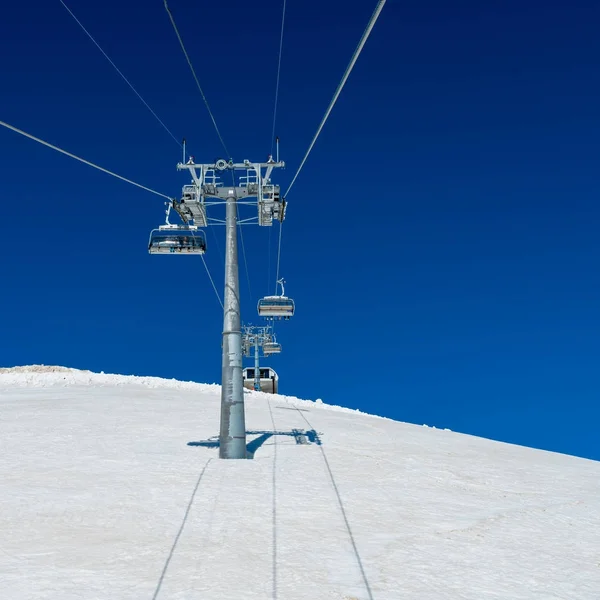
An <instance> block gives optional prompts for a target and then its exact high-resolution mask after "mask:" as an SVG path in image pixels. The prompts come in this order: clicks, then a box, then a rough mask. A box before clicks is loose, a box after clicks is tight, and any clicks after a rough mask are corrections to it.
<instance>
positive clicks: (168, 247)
mask: <svg viewBox="0 0 600 600" xmlns="http://www.w3.org/2000/svg"><path fill="white" fill-rule="evenodd" d="M205 252H206V237H205V236H204V232H203V231H201V230H199V229H198V228H196V227H193V226H189V227H180V226H177V225H162V226H161V227H159V228H158V229H153V230H152V232H151V233H150V239H149V240H148V253H149V254H178V255H180V254H184V255H191V254H204V253H205Z"/></svg>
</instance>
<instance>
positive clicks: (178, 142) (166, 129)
mask: <svg viewBox="0 0 600 600" xmlns="http://www.w3.org/2000/svg"><path fill="white" fill-rule="evenodd" d="M58 1H59V2H60V3H61V4H62V5H63V6H64V7H65V8H66V10H67V12H68V13H69V14H70V15H71V16H72V17H73V19H75V22H76V23H77V25H79V27H81V29H83V31H84V32H85V34H86V35H87V36H88V37H89V38H90V40H92V42H94V44H95V45H96V47H97V48H98V50H100V52H102V54H103V55H104V58H106V60H107V61H108V62H109V63H110V64H111V65H112V66H113V68H114V69H115V71H116V72H117V73H118V74H119V75H120V76H121V77H122V78H123V80H124V81H125V83H126V84H127V85H128V86H129V87H130V88H131V89H132V90H133V92H134V94H135V95H136V96H137V97H138V98H139V99H140V100H141V101H142V103H143V104H144V106H145V107H146V108H147V109H148V110H149V111H150V112H151V113H152V116H153V117H154V118H155V119H156V120H157V121H158V122H159V123H160V124H161V125H162V126H163V128H164V129H165V131H166V132H167V133H168V134H169V135H170V136H171V137H172V138H173V139H174V140H175V142H177V144H178V145H179V146H180V147H181V142H180V141H179V140H178V139H177V138H176V137H175V136H174V135H173V133H171V130H170V129H169V128H168V127H167V126H166V125H165V124H164V123H163V122H162V121H161V120H160V118H159V117H158V115H157V114H156V113H155V112H154V111H153V110H152V109H151V108H150V106H149V105H148V103H147V102H146V101H145V100H144V99H143V98H142V96H141V95H140V93H139V92H138V91H137V90H136V89H135V88H134V87H133V85H132V84H131V82H130V81H129V80H128V79H127V77H125V75H123V73H121V71H120V70H119V68H118V67H117V65H115V63H114V62H113V61H112V60H111V59H110V57H109V56H108V54H106V52H104V50H103V49H102V48H101V47H100V44H99V43H98V42H97V41H96V40H95V39H94V38H93V37H92V34H91V33H90V32H89V31H88V30H87V29H86V28H85V27H84V26H83V24H82V23H81V21H80V20H79V19H78V18H77V17H76V16H75V15H74V14H73V11H72V10H71V9H70V8H69V7H68V6H67V5H66V4H65V3H64V2H63V0H58Z"/></svg>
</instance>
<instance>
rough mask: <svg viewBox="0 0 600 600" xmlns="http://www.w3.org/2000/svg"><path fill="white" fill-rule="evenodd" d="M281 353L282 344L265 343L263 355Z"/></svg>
mask: <svg viewBox="0 0 600 600" xmlns="http://www.w3.org/2000/svg"><path fill="white" fill-rule="evenodd" d="M280 352H281V344H278V343H277V342H265V343H264V344H263V354H264V355H265V356H270V355H271V354H279V353H280Z"/></svg>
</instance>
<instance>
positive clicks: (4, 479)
mask: <svg viewBox="0 0 600 600" xmlns="http://www.w3.org/2000/svg"><path fill="white" fill-rule="evenodd" d="M219 393H220V388H219V387H218V386H214V385H202V384H195V383H183V382H178V381H170V380H162V379H158V378H151V377H141V378H136V377H125V376H118V375H105V374H94V373H90V372H87V371H74V370H69V369H64V370H60V369H59V370H54V369H52V368H50V369H48V368H43V367H32V368H28V369H19V370H16V371H15V370H11V369H3V370H1V372H0V415H1V419H2V420H1V429H0V444H1V447H0V489H1V492H0V528H1V532H0V533H1V537H0V550H1V552H0V598H2V599H4V598H6V599H7V600H39V599H57V600H75V599H77V600H80V599H86V600H92V599H107V600H120V599H123V600H126V599H132V600H133V599H140V598H142V599H145V600H156V599H161V600H163V599H164V600H184V599H185V600H192V599H194V600H196V599H198V600H200V599H204V598H206V599H215V600H217V599H218V600H241V599H244V600H309V599H310V600H317V599H318V600H321V599H331V600H333V599H336V600H355V599H358V600H395V599H398V600H400V599H402V600H445V599H448V600H450V599H452V600H456V599H461V600H462V599H464V600H483V599H488V598H489V599H500V598H501V599H506V600H520V599H533V598H535V599H539V600H551V599H564V600H566V599H569V600H599V599H600V463H597V462H593V461H588V460H584V459H581V458H575V457H570V456H564V455H560V454H554V453H550V452H543V451H539V450H533V449H529V448H523V447H518V446H512V445H508V444H502V443H499V442H492V441H489V440H484V439H480V438H475V437H471V436H467V435H462V434H457V433H453V432H450V431H445V430H439V429H431V428H425V427H418V426H416V425H409V424H405V423H399V422H395V421H391V420H388V419H382V418H376V417H372V416H369V415H365V414H361V413H356V412H355V411H350V410H346V409H339V408H338V409H333V408H332V407H330V406H328V405H326V404H323V403H320V402H308V401H302V400H297V399H294V398H286V397H283V396H269V395H266V394H260V393H255V392H250V393H248V394H247V395H246V400H247V402H246V425H247V429H248V431H249V432H252V433H249V435H248V442H249V444H250V449H251V450H252V451H254V460H247V461H222V460H218V458H217V453H218V450H217V449H216V448H215V440H216V438H215V437H214V436H217V434H218V427H219ZM273 432H275V435H273Z"/></svg>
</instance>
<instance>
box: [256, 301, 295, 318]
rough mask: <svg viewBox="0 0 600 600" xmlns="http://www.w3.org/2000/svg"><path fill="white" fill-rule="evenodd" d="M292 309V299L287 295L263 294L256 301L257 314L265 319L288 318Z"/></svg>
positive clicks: (292, 311)
mask: <svg viewBox="0 0 600 600" xmlns="http://www.w3.org/2000/svg"><path fill="white" fill-rule="evenodd" d="M294 309H295V307H294V301H293V300H292V299H291V298H288V297H287V296H265V297H264V298H261V299H260V300H259V301H258V314H259V315H260V316H261V317H265V318H266V319H289V318H290V317H292V316H293V315H294Z"/></svg>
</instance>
